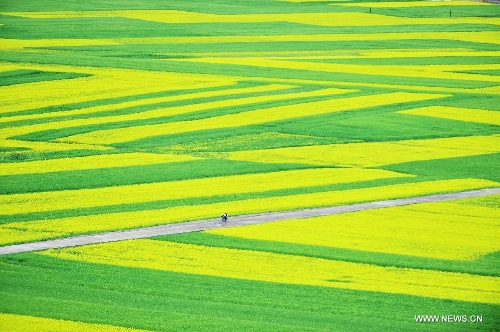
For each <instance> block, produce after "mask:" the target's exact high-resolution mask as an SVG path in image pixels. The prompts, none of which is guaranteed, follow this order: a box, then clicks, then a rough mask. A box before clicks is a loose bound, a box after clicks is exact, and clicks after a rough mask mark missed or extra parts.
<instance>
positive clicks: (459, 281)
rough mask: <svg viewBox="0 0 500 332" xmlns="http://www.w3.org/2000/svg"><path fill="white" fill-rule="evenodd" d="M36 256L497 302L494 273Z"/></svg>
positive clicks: (174, 257) (175, 254)
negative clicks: (491, 275)
mask: <svg viewBox="0 0 500 332" xmlns="http://www.w3.org/2000/svg"><path fill="white" fill-rule="evenodd" d="M41 254H42V255H47V256H52V257H57V258H63V259H71V260H76V261H84V262H92V263H99V264H112V265H118V266H126V267H138V268H147V269H155V270H163V271H174V272H181V273H191V274H201V275H209V276H217V277H227V278H237V279H250V280H259V281H268V282H279V283H287V284H301V285H313V286H323V287H333V288H343V289H353V290H365V291H376V292H387V293H396V294H409V295H417V296H427V297H434V298H442V299H451V300H461V301H470V302H482V303H495V304H499V303H500V297H499V294H500V291H499V289H500V280H499V279H498V278H496V277H489V276H480V275H469V274H465V273H450V272H441V271H433V270H420V269H408V268H397V267H382V266H376V265H370V264H359V263H350V262H344V261H332V260H327V259H321V258H312V257H304V256H292V255H283V254H275V253H269V252H259V251H253V250H238V249H228V248H217V247H208V246H201V245H190V244H180V243H174V242H166V241H155V240H132V241H121V242H113V243H107V244H97V245H88V246H83V247H76V248H70V249H61V250H49V251H45V252H43V253H41Z"/></svg>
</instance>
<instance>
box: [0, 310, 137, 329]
mask: <svg viewBox="0 0 500 332" xmlns="http://www.w3.org/2000/svg"><path fill="white" fill-rule="evenodd" d="M0 330H2V331H10V332H25V331H35V330H36V331H37V332H54V331H58V332H80V331H81V332H87V331H95V332H101V331H102V332H134V331H145V330H137V329H132V328H127V327H120V326H113V325H105V324H90V323H83V322H74V321H69V320H62V319H53V318H42V317H34V316H24V315H15V314H4V313H0Z"/></svg>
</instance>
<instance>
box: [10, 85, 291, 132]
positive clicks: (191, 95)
mask: <svg viewBox="0 0 500 332" xmlns="http://www.w3.org/2000/svg"><path fill="white" fill-rule="evenodd" d="M218 87H221V84H220V83H217V82H209V83H206V84H201V83H200V84H193V85H192V86H190V87H189V88H192V89H194V88H214V89H216V88H218ZM292 87H293V86H290V85H278V84H267V85H263V86H257V87H250V88H233V89H223V90H218V89H216V90H210V91H204V92H191V91H190V89H186V90H185V93H183V94H180V95H175V96H168V97H156V98H139V99H136V100H133V101H125V102H119V103H111V104H105V105H99V106H91V107H84V108H78V109H72V110H69V111H59V112H50V113H37V114H30V115H17V116H16V115H14V116H5V117H2V118H0V123H1V122H11V121H21V120H35V119H47V118H57V117H64V116H73V115H81V114H92V113H99V112H106V111H112V110H118V109H123V108H128V107H135V106H144V105H153V104H158V103H165V102H175V101H182V100H193V99H197V98H210V97H222V96H231V95H237V94H251V93H261V92H269V91H278V90H281V89H288V88H292ZM170 88H174V87H170ZM180 88H182V87H180ZM184 88H187V87H184ZM166 90H168V89H166ZM269 97H270V98H273V96H269ZM250 101H251V100H250ZM190 106H191V107H192V105H190ZM175 109H179V108H177V107H176V108H175ZM180 109H183V108H180ZM184 109H186V111H190V108H188V107H186V108H184ZM195 110H196V109H195ZM144 113H145V114H146V115H147V114H150V113H152V112H150V113H148V112H141V115H142V117H144ZM150 115H151V114H150ZM51 120H52V119H51Z"/></svg>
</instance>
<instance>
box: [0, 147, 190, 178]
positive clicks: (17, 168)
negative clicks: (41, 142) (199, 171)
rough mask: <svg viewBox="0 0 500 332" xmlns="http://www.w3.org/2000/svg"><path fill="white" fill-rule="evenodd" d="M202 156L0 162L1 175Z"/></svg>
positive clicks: (126, 155) (135, 155)
mask: <svg viewBox="0 0 500 332" xmlns="http://www.w3.org/2000/svg"><path fill="white" fill-rule="evenodd" d="M199 159H200V158H197V157H192V156H186V155H176V154H175V155H174V154H156V153H141V152H132V153H116V154H102V155H95V156H86V157H73V158H58V159H47V160H35V161H25V162H14V163H0V176H1V175H17V174H33V173H49V172H62V171H76V170H85V169H96V168H111V167H126V166H139V165H152V164H162V163H172V162H183V161H190V160H199Z"/></svg>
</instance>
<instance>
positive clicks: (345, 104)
mask: <svg viewBox="0 0 500 332" xmlns="http://www.w3.org/2000/svg"><path fill="white" fill-rule="evenodd" d="M325 90H326V92H327V93H325V95H327V94H335V93H338V92H339V91H338V90H337V89H333V91H331V92H330V89H325ZM320 91H323V90H320ZM316 93H318V92H316ZM309 94H310V95H314V93H312V92H309ZM443 97H445V95H441V94H423V93H407V92H393V93H382V94H377V95H368V96H359V97H346V98H339V99H327V100H321V101H312V102H303V103H295V104H292V105H284V106H275V107H270V108H264V109H259V110H254V111H248V112H241V113H237V114H228V115H222V116H215V117H212V118H208V119H200V120H193V121H180V122H175V123H165V124H155V125H144V126H134V127H127V128H117V129H108V130H97V131H93V132H90V133H84V134H77V135H73V136H68V137H64V138H61V139H58V140H57V141H59V142H76V143H83V144H97V145H101V144H103V145H107V144H115V143H122V142H129V141H134V140H138V139H143V138H147V137H153V136H160V135H171V134H179V133H186V132H190V131H199V130H207V129H223V128H233V127H238V126H248V125H254V124H261V123H267V122H272V121H278V120H285V119H294V118H299V117H304V116H314V115H321V114H327V113H332V112H341V111H351V110H357V109H361V108H366V107H376V106H382V105H391V104H395V103H404V102H413V101H421V100H431V99H437V98H443Z"/></svg>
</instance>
